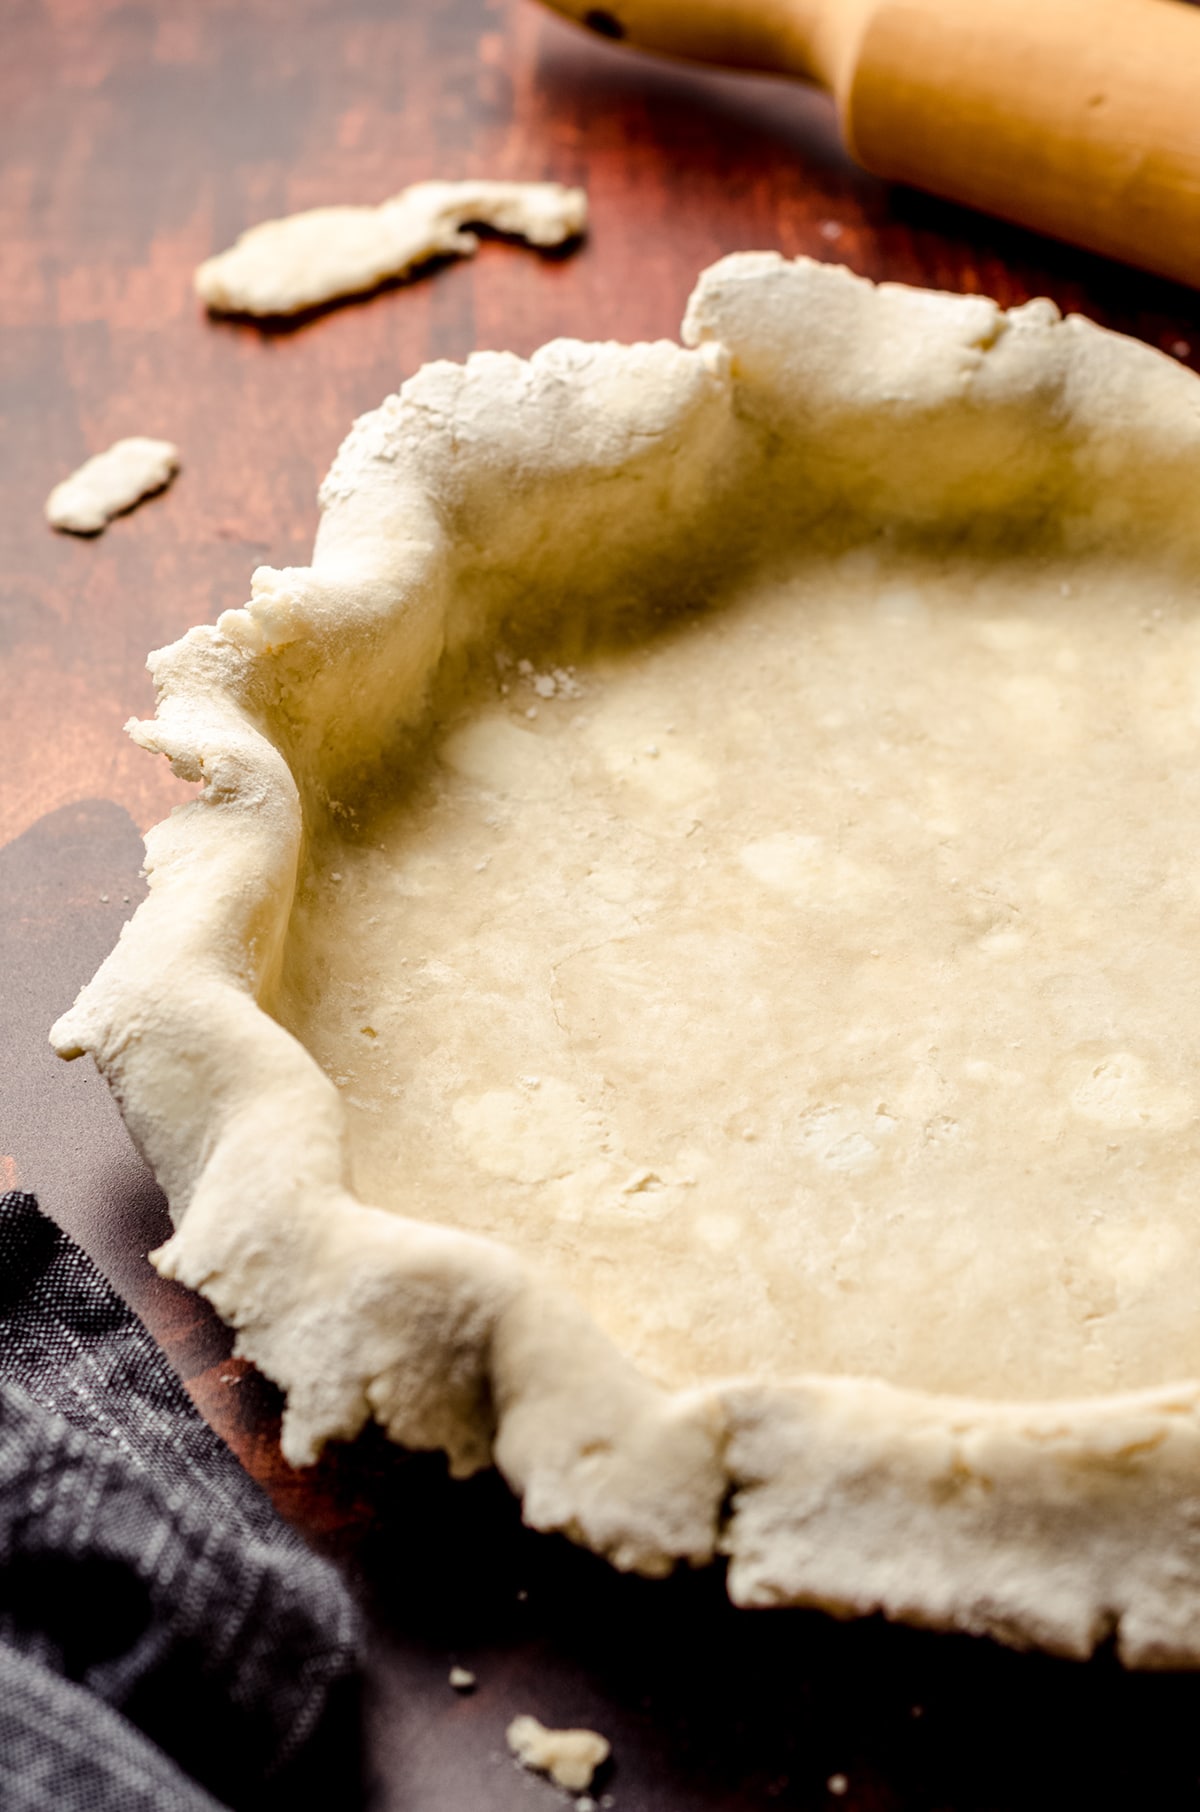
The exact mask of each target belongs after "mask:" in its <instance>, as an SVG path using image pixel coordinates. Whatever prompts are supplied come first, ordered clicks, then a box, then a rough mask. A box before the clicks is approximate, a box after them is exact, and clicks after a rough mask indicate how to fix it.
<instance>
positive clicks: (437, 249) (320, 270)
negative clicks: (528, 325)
mask: <svg viewBox="0 0 1200 1812" xmlns="http://www.w3.org/2000/svg"><path fill="white" fill-rule="evenodd" d="M468 222H473V223H475V224H477V225H481V226H490V227H495V228H496V230H497V231H498V232H501V233H514V234H516V235H517V236H518V237H520V238H522V239H524V240H526V241H527V242H528V244H530V245H539V246H551V245H562V244H563V243H564V242H565V241H566V240H568V239H574V238H576V237H577V235H578V234H580V233H582V232H583V230H584V227H585V226H586V224H587V197H586V195H585V194H584V192H583V190H582V189H566V188H563V186H562V185H561V184H560V183H556V182H418V183H414V184H413V185H412V186H411V188H408V189H403V190H401V192H400V194H399V195H393V196H392V198H391V199H390V200H389V201H385V202H383V203H381V205H380V206H379V207H377V208H371V207H335V208H312V209H311V210H310V211H309V212H307V213H304V214H290V215H288V216H287V217H286V218H285V219H283V220H264V221H263V223H262V224H261V226H256V227H251V228H250V229H249V231H248V232H245V233H243V234H242V235H241V237H240V238H239V240H238V241H237V244H236V245H234V246H233V247H232V248H231V249H230V250H229V251H227V252H221V253H220V254H218V256H217V257H215V258H208V259H206V260H205V262H204V263H203V264H202V265H201V266H200V267H199V269H198V270H197V272H196V293H197V295H198V296H199V297H200V298H201V300H202V301H203V302H204V304H205V305H206V307H208V308H209V309H211V310H212V312H213V313H214V314H244V315H291V314H295V313H296V312H297V311H298V310H299V309H302V308H315V307H317V306H318V304H320V303H322V302H332V301H334V300H335V299H336V298H337V297H339V296H357V295H361V294H362V293H363V292H364V291H365V290H371V289H376V288H377V287H378V286H379V284H381V283H385V282H387V281H388V279H389V278H392V277H403V276H406V275H407V274H408V272H409V271H411V270H412V269H413V268H414V266H415V265H418V264H424V263H426V262H427V261H428V260H429V259H430V258H438V257H446V256H449V255H451V254H453V253H458V254H459V255H460V256H462V257H465V258H469V257H470V256H471V255H472V253H473V252H474V251H475V250H476V249H477V247H478V245H479V241H478V239H477V238H476V236H475V234H474V233H468V232H464V231H463V229H464V227H465V226H466V225H467V224H468Z"/></svg>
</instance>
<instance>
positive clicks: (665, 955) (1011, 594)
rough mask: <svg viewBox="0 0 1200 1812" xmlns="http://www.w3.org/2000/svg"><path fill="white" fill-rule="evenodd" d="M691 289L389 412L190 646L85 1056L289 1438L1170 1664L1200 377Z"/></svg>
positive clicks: (606, 1529)
mask: <svg viewBox="0 0 1200 1812" xmlns="http://www.w3.org/2000/svg"><path fill="white" fill-rule="evenodd" d="M684 341H685V347H684V348H679V347H674V346H671V345H668V344H666V343H662V344H658V345H654V346H641V347H617V346H595V347H592V346H581V345H577V344H574V343H566V342H559V343H556V344H554V345H552V346H549V347H546V348H544V349H543V350H542V351H541V352H540V353H538V354H537V355H535V357H534V359H533V360H531V361H529V362H528V363H525V362H522V361H520V360H517V359H515V358H512V357H510V356H508V355H504V354H484V355H476V356H475V357H474V358H472V359H471V360H470V361H469V362H468V364H467V365H466V367H456V366H450V365H434V366H431V367H428V368H427V369H426V370H425V371H424V372H422V373H420V374H419V375H418V376H417V377H416V378H415V379H413V380H412V381H411V382H410V383H409V384H407V385H406V386H405V388H404V390H403V392H402V393H401V395H400V396H399V397H393V398H390V399H388V401H387V402H385V403H384V405H383V406H382V408H381V409H379V410H377V411H376V412H375V413H374V414H372V415H369V416H366V417H364V418H363V419H362V420H361V421H360V422H358V423H357V424H356V425H355V428H354V430H353V432H352V433H351V435H350V437H349V438H348V440H347V441H346V443H345V445H344V446H343V448H342V451H341V453H340V454H339V456H338V458H337V460H336V462H335V464H334V467H333V470H332V472H331V473H330V475H329V478H328V479H327V480H326V483H325V486H324V487H323V491H322V504H323V509H324V515H323V519H322V524H321V529H320V532H319V535H318V540H317V547H316V550H315V553H314V560H313V565H312V567H311V568H305V569H289V570H287V571H284V572H274V571H272V570H270V569H260V571H259V572H258V573H256V574H255V576H254V581H253V596H252V599H251V602H250V603H249V604H248V605H247V606H246V607H245V608H244V609H242V610H237V611H228V612H226V613H225V615H224V616H223V617H222V618H221V619H220V622H219V623H218V625H217V627H216V628H215V629H197V630H193V631H192V632H191V633H190V634H189V635H188V636H187V637H185V638H184V640H183V641H182V642H180V643H178V644H176V646H175V647H174V648H172V649H169V650H165V651H163V652H162V653H160V654H159V655H157V656H155V657H154V662H153V665H154V671H155V675H156V680H157V682H158V686H159V693H160V706H159V715H158V718H157V719H156V721H155V722H154V723H152V724H142V725H136V726H134V727H133V728H134V734H135V736H136V737H137V738H138V740H140V741H141V742H143V743H144V744H145V745H146V746H147V747H149V748H152V749H161V750H163V751H164V752H166V753H167V754H168V755H169V756H170V757H171V760H172V762H173V764H174V766H175V768H176V770H177V771H178V772H180V773H182V774H184V775H186V776H187V777H189V778H193V779H201V780H203V781H205V782H206V783H207V784H206V787H205V791H204V792H203V794H202V795H201V797H200V799H199V800H197V802H196V803H195V804H194V805H191V806H189V807H187V808H186V809H185V810H183V811H182V812H177V813H176V814H175V815H174V816H173V817H172V818H171V819H170V820H168V821H167V823H166V824H164V825H162V826H160V827H159V828H158V829H157V830H156V831H155V832H153V833H152V835H151V838H150V839H149V842H148V849H149V862H148V867H149V868H150V871H151V887H152V892H151V896H150V899H149V900H148V901H147V902H146V904H145V905H144V906H143V907H142V908H141V909H140V911H139V913H138V914H137V916H136V918H135V920H134V921H133V922H132V925H131V926H130V928H129V930H128V934H127V935H126V936H125V938H124V939H123V940H122V943H121V945H119V946H118V949H117V951H116V952H114V954H113V956H112V957H111V958H110V959H109V961H108V963H107V964H106V965H105V967H104V969H103V970H102V971H101V972H100V975H99V976H98V977H97V978H96V980H95V981H94V982H93V983H92V984H91V986H90V988H89V989H87V990H85V992H84V994H83V995H82V996H81V998H80V1001H79V1002H78V1003H77V1004H76V1007H75V1008H74V1009H73V1010H72V1012H71V1013H70V1014H68V1015H67V1016H66V1017H65V1019H64V1020H63V1021H61V1022H60V1023H59V1025H58V1026H57V1027H56V1028H55V1033H54V1036H55V1041H56V1044H57V1046H58V1048H59V1049H60V1050H61V1051H62V1053H63V1054H64V1055H74V1054H77V1053H78V1052H80V1051H82V1050H85V1049H86V1050H90V1051H92V1052H93V1053H94V1054H95V1055H96V1057H97V1060H98V1061H99V1062H100V1064H101V1067H102V1068H103V1069H104V1071H105V1073H106V1074H107V1075H108V1076H109V1078H110V1080H111V1081H112V1083H113V1085H114V1087H115V1088H116V1090H117V1093H118V1098H119V1099H120V1100H121V1102H122V1107H123V1111H124V1112H125V1114H126V1117H127V1119H128V1121H129V1124H130V1126H131V1128H132V1129H133V1131H134V1134H135V1136H136V1137H137V1138H138V1139H139V1141H140V1143H141V1144H142V1146H143V1148H144V1149H145V1150H146V1151H147V1154H148V1155H149V1157H150V1158H151V1161H152V1162H153V1164H154V1165H155V1168H156V1170H157V1172H158V1174H159V1176H160V1178H161V1179H162V1181H163V1183H164V1185H165V1187H166V1189H167V1193H168V1196H169V1198H170V1200H171V1204H172V1209H173V1212H174V1214H175V1217H176V1222H177V1228H178V1231H177V1232H176V1234H175V1237H174V1238H173V1239H172V1240H171V1241H170V1243H169V1244H168V1245H167V1246H166V1247H165V1248H164V1249H163V1251H162V1252H161V1253H160V1254H158V1255H157V1262H158V1263H159V1265H160V1268H161V1269H163V1270H164V1272H165V1273H166V1274H167V1275H170V1276H174V1277H178V1278H180V1279H182V1280H183V1281H184V1282H186V1283H189V1284H191V1285H193V1286H194V1287H197V1288H201V1289H203V1290H204V1291H205V1293H206V1294H207V1295H209V1296H210V1297H211V1299H212V1300H213V1301H214V1302H215V1303H216V1305H217V1307H218V1308H219V1309H220V1310H221V1312H222V1313H223V1314H225V1315H226V1316H227V1317H228V1318H229V1319H230V1320H231V1321H233V1322H234V1323H235V1325H237V1327H238V1328H239V1330H240V1335H239V1344H240V1349H241V1350H242V1351H244V1352H246V1353H247V1354H248V1355H249V1356H250V1357H252V1358H253V1359H255V1360H256V1362H257V1363H258V1364H259V1365H260V1366H262V1368H263V1369H264V1370H265V1371H266V1372H268V1374H269V1375H270V1376H272V1377H273V1378H275V1379H277V1380H278V1381H279V1382H280V1383H282V1384H283V1385H284V1386H285V1387H286V1388H287V1389H288V1391H289V1407H288V1413H287V1419H286V1423H285V1437H284V1438H285V1448H286V1451H287V1452H288V1454H289V1455H290V1456H291V1457H292V1458H293V1459H294V1460H297V1461H305V1460H308V1459H310V1458H311V1457H313V1455H314V1454H315V1453H316V1452H317V1450H318V1449H319V1447H320V1445H321V1444H322V1443H323V1441H325V1440H327V1439H329V1438H332V1437H342V1436H349V1435H352V1434H353V1433H354V1432H355V1431H356V1430H357V1429H358V1428H359V1427H360V1426H361V1425H362V1423H363V1421H364V1420H365V1419H366V1418H367V1416H368V1415H374V1416H375V1417H377V1418H378V1419H379V1420H380V1421H381V1422H382V1423H383V1424H384V1425H385V1426H386V1427H387V1428H388V1430H389V1432H390V1433H391V1434H392V1435H393V1436H394V1437H395V1438H396V1439H398V1440H401V1441H404V1442H406V1443H407V1444H409V1445H412V1446H415V1447H421V1446H444V1447H445V1448H446V1449H447V1451H448V1452H449V1454H450V1457H451V1463H452V1465H453V1466H454V1467H455V1468H456V1470H459V1471H469V1470H471V1469H472V1468H473V1467H475V1466H477V1465H480V1464H482V1463H484V1462H485V1461H486V1460H487V1459H488V1458H494V1459H495V1461H496V1462H497V1463H498V1464H499V1465H500V1467H501V1468H502V1470H503V1471H504V1472H505V1474H506V1476H507V1477H508V1478H509V1479H510V1480H511V1481H512V1483H513V1485H514V1487H515V1488H516V1489H518V1490H519V1491H521V1492H522V1494H523V1497H524V1505H525V1514H526V1516H527V1518H528V1520H530V1521H531V1522H532V1523H534V1524H535V1525H537V1526H539V1527H544V1528H558V1529H564V1530H566V1531H567V1532H568V1533H570V1534H571V1535H572V1536H574V1537H575V1538H576V1539H578V1540H580V1541H583V1542H586V1543H587V1544H589V1545H590V1546H592V1547H594V1548H596V1549H597V1550H599V1551H601V1552H603V1553H606V1554H608V1555H610V1556H611V1558H612V1559H613V1560H614V1561H616V1563H617V1564H618V1565H621V1566H632V1567H637V1568H640V1569H642V1570H644V1571H648V1572H660V1571H664V1570H666V1569H667V1568H668V1567H669V1566H670V1565H671V1564H672V1563H673V1562H674V1561H675V1560H676V1559H679V1558H686V1559H689V1560H691V1561H701V1560H704V1559H706V1558H708V1556H709V1555H710V1554H711V1553H712V1552H713V1551H714V1549H716V1548H717V1547H720V1548H721V1549H722V1550H724V1551H725V1552H727V1553H728V1554H729V1555H730V1558H731V1566H730V1574H729V1583H730V1591H731V1593H732V1595H733V1596H734V1598H735V1599H736V1600H737V1601H738V1602H741V1603H747V1604H767V1603H816V1604H821V1605H826V1606H829V1607H831V1608H834V1609H837V1610H839V1611H854V1612H862V1611H868V1610H872V1609H882V1610H883V1611H884V1612H886V1613H887V1614H888V1615H890V1616H894V1617H901V1618H907V1619H910V1620H913V1621H917V1622H922V1623H927V1624H934V1625H938V1626H944V1627H954V1628H963V1629H970V1630H978V1631H987V1632H990V1633H992V1634H994V1635H996V1636H999V1637H1000V1638H1002V1639H1004V1640H1008V1641H1013V1642H1017V1643H1023V1644H1025V1643H1039V1644H1042V1645H1044V1646H1047V1647H1050V1648H1053V1649H1057V1650H1060V1651H1062V1652H1065V1653H1072V1654H1084V1653H1087V1652H1088V1651H1089V1650H1090V1649H1091V1648H1092V1647H1093V1646H1094V1645H1095V1643H1096V1642H1097V1641H1099V1640H1100V1639H1102V1638H1103V1637H1104V1636H1106V1635H1107V1634H1109V1633H1113V1632H1115V1636H1116V1641H1117V1645H1118V1649H1119V1652H1120V1653H1121V1654H1122V1656H1123V1657H1124V1658H1125V1659H1126V1660H1127V1661H1129V1662H1130V1663H1132V1664H1136V1665H1147V1666H1149V1665H1166V1664H1194V1663H1195V1662H1196V1661H1197V1660H1200V1591H1198V1588H1200V1545H1198V1536H1200V1523H1198V1521H1197V1518H1198V1516H1200V1511H1198V1510H1197V1504H1198V1503H1200V1491H1198V1485H1200V1401H1198V1398H1200V1388H1198V1386H1197V1384H1196V1383H1195V1382H1193V1380H1195V1379H1197V1378H1200V1326H1198V1322H1200V1318H1198V1317H1197V1315H1196V1313H1195V1307H1194V1305H1195V1302H1196V1298H1197V1286H1198V1284H1200V1248H1198V1245H1197V1242H1196V1240H1195V1238H1194V1231H1193V1210H1192V1206H1191V1196H1192V1187H1191V1178H1192V1176H1193V1175H1194V1174H1195V1170H1196V1158H1197V1143H1198V1140H1197V1094H1198V1090H1200V1083H1198V1082H1197V1080H1196V1077H1197V1056H1198V1054H1200V1053H1198V1049H1197V1046H1198V1044H1200V1035H1198V1034H1197V1033H1196V1032H1195V1030H1194V1025H1193V1021H1194V1015H1193V1014H1192V1013H1191V1012H1190V1009H1189V1005H1188V1003H1189V1002H1190V1000H1191V999H1192V998H1193V997H1194V994H1195V991H1196V988H1197V983H1200V955H1198V954H1197V939H1196V936H1195V926H1196V920H1197V915H1198V914H1200V869H1198V868H1197V866H1196V862H1195V859H1194V856H1193V854H1192V847H1193V845H1194V843H1195V841H1196V838H1195V829H1196V825H1197V819H1198V816H1200V778H1198V770H1197V768H1196V765H1195V763H1194V760H1193V749H1194V743H1195V737H1196V732H1197V726H1198V723H1200V609H1198V603H1200V594H1198V589H1197V570H1198V555H1200V537H1198V533H1197V518H1196V512H1195V509H1194V503H1193V496H1194V491H1195V481H1196V472H1197V469H1198V467H1200V385H1198V384H1197V383H1196V380H1195V379H1194V377H1192V375H1191V374H1190V373H1188V372H1186V371H1184V370H1182V369H1181V368H1179V367H1178V366H1176V365H1175V364H1174V363H1173V362H1172V361H1170V360H1167V359H1165V358H1163V357H1162V356H1160V355H1158V354H1155V353H1153V352H1150V351H1149V350H1148V349H1146V348H1144V347H1142V346H1139V345H1136V344H1135V343H1133V342H1130V341H1126V340H1122V339H1120V338H1119V337H1117V336H1115V335H1111V334H1108V333H1105V332H1103V331H1101V330H1100V329H1098V328H1096V327H1094V326H1092V325H1091V324H1090V323H1088V322H1085V321H1082V320H1080V319H1078V318H1072V319H1070V320H1067V321H1065V322H1064V321H1062V320H1060V319H1059V318H1058V316H1057V314H1056V311H1055V310H1054V309H1053V307H1052V306H1051V305H1050V304H1049V303H1044V302H1040V303H1033V304H1030V305H1028V306H1027V307H1025V308H1021V309H1017V310H1014V311H1012V312H1011V313H1009V314H1008V315H1005V314H1003V313H1002V312H1001V311H1000V310H999V309H998V308H997V307H996V306H995V305H994V304H993V303H991V302H988V301H986V300H983V299H981V298H974V297H951V296H942V295H936V294H931V293H928V292H922V291H913V290H906V289H903V288H900V287H899V286H883V287H881V288H879V289H876V288H874V287H873V286H872V285H870V284H867V283H865V282H863V281H861V280H859V279H856V278H853V277H851V276H850V275H849V274H848V273H847V272H844V271H838V270H833V269H830V268H828V267H824V266H820V265H814V264H811V263H809V262H807V261H804V260H801V261H798V262H797V263H795V264H786V263H784V262H783V261H782V260H780V259H778V258H776V257H774V256H773V255H766V254H762V255H754V256H746V255H742V256H738V257H735V258H730V259H726V260H725V261H723V262H722V263H721V264H719V265H717V266H715V267H714V269H713V270H712V271H710V272H708V273H707V274H706V275H705V277H704V278H703V279H702V281H701V284H700V286H699V288H698V290H697V293H696V295H695V296H694V297H693V299H692V303H691V305H690V307H689V312H688V317H687V320H686V322H685V326H684ZM314 1060H315V1061H314ZM364 1204H370V1205H364Z"/></svg>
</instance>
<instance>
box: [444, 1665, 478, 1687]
mask: <svg viewBox="0 0 1200 1812" xmlns="http://www.w3.org/2000/svg"><path fill="white" fill-rule="evenodd" d="M449 1678H450V1684H451V1686H452V1687H453V1688H454V1690H455V1692H474V1690H475V1675H474V1674H473V1673H472V1672H471V1670H470V1668H469V1667H452V1668H451V1669H450V1675H449Z"/></svg>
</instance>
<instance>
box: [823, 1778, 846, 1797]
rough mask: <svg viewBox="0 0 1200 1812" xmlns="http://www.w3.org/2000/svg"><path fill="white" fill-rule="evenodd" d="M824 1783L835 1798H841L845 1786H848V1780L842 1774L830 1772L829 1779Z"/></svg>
mask: <svg viewBox="0 0 1200 1812" xmlns="http://www.w3.org/2000/svg"><path fill="white" fill-rule="evenodd" d="M825 1785H826V1787H827V1788H828V1789H829V1791H830V1793H832V1794H833V1796H834V1798H835V1799H841V1797H842V1795H843V1793H845V1791H846V1789H847V1787H849V1785H850V1782H849V1781H848V1780H847V1779H846V1776H845V1775H844V1774H831V1775H830V1777H829V1779H828V1780H827V1781H826V1782H825Z"/></svg>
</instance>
